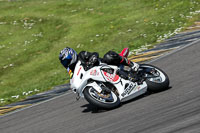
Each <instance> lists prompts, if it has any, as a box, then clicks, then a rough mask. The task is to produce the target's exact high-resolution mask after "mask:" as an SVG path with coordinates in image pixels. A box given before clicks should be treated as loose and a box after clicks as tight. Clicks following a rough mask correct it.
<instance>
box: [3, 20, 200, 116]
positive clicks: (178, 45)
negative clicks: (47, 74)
mask: <svg viewBox="0 0 200 133" xmlns="http://www.w3.org/2000/svg"><path fill="white" fill-rule="evenodd" d="M198 24H199V25H200V23H198ZM199 25H197V26H194V27H193V28H192V27H190V28H189V30H188V31H186V32H182V33H179V34H177V35H175V36H173V37H171V38H170V39H167V40H165V41H164V42H162V43H160V44H158V45H156V47H155V48H152V49H149V50H146V51H143V52H142V53H139V54H137V55H133V56H131V57H130V58H129V59H130V60H131V61H134V62H137V63H145V62H149V61H151V60H155V59H158V58H160V57H163V56H166V55H168V54H170V53H173V52H176V51H178V50H180V49H182V48H184V47H187V46H189V45H191V44H193V43H194V42H196V41H199V40H200V27H199ZM69 90H70V86H69V84H64V85H59V86H55V87H54V88H53V89H52V90H50V91H47V92H43V93H39V94H36V95H33V96H30V97H28V98H27V99H25V100H23V101H20V102H16V103H12V104H9V105H6V106H4V107H0V115H4V114H6V113H9V112H11V111H17V110H19V109H22V108H25V107H28V106H31V105H33V104H36V103H40V102H44V101H46V100H49V99H52V98H55V97H57V96H60V95H62V94H65V93H66V92H68V91H69Z"/></svg>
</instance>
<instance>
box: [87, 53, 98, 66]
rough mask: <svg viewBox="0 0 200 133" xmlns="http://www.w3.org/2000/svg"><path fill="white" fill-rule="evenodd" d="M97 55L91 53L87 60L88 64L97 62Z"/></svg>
mask: <svg viewBox="0 0 200 133" xmlns="http://www.w3.org/2000/svg"><path fill="white" fill-rule="evenodd" d="M97 60H98V59H97V56H96V55H92V56H91V57H90V59H89V61H88V64H89V65H94V64H95V63H96V62H97Z"/></svg>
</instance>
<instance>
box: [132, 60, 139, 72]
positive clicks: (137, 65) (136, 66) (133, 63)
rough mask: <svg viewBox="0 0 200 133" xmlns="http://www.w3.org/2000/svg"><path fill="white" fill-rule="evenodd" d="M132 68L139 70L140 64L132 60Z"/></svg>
mask: <svg viewBox="0 0 200 133" xmlns="http://www.w3.org/2000/svg"><path fill="white" fill-rule="evenodd" d="M130 67H131V70H132V71H134V72H137V71H138V69H139V64H137V63H135V62H131V66H130Z"/></svg>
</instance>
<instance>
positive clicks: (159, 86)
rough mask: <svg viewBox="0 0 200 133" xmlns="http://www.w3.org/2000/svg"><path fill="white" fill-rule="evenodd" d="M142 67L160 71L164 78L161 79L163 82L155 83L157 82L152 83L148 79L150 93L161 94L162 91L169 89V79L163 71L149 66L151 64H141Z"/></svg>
mask: <svg viewBox="0 0 200 133" xmlns="http://www.w3.org/2000/svg"><path fill="white" fill-rule="evenodd" d="M140 66H141V67H148V68H155V70H156V71H158V72H159V73H160V74H161V75H162V76H161V77H160V78H162V79H163V80H162V82H160V83H159V82H155V81H152V80H150V79H147V80H146V83H147V86H148V88H147V90H148V91H150V92H160V91H164V90H166V89H168V88H169V83H170V81H169V77H168V76H167V74H166V73H165V72H164V71H163V70H161V69H160V68H158V67H156V66H153V65H149V64H141V65H140Z"/></svg>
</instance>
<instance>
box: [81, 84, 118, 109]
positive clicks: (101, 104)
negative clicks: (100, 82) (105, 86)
mask: <svg viewBox="0 0 200 133" xmlns="http://www.w3.org/2000/svg"><path fill="white" fill-rule="evenodd" d="M91 91H94V92H95V91H96V90H95V89H94V88H93V87H86V88H85V90H84V92H83V93H84V97H85V99H86V100H87V101H88V102H89V103H90V104H92V105H94V106H97V107H99V108H102V109H114V108H116V107H118V106H119V105H120V100H119V97H118V96H117V95H116V94H115V93H114V92H112V91H111V95H113V97H114V101H113V102H103V101H100V100H97V98H95V97H94V96H93V95H92V94H93V93H91Z"/></svg>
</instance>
